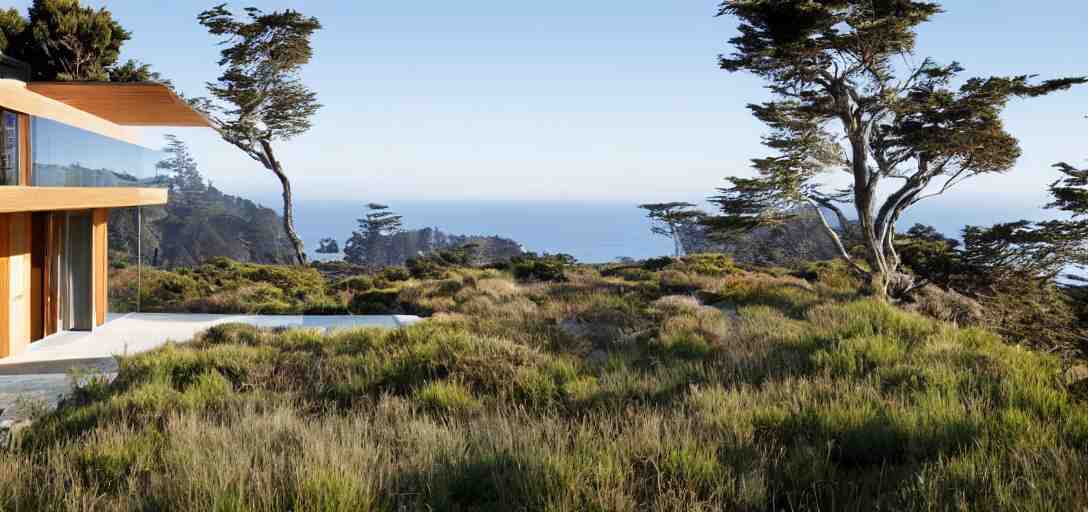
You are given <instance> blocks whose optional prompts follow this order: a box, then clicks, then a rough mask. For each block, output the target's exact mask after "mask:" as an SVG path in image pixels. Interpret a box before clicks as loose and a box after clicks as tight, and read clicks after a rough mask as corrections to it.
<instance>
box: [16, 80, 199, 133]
mask: <svg viewBox="0 0 1088 512" xmlns="http://www.w3.org/2000/svg"><path fill="white" fill-rule="evenodd" d="M26 87H27V90H29V91H31V92H33V93H36V94H40V95H42V96H45V97H47V98H50V99H53V100H56V101H59V102H61V103H64V104H65V105H68V106H70V107H72V108H75V109H77V110H81V111H83V112H87V113H89V114H92V115H94V116H97V117H100V118H102V119H105V120H107V121H110V122H112V123H115V124H118V125H122V126H182V127H203V128H208V127H211V123H210V122H209V121H208V118H207V117H205V116H204V115H203V114H201V113H200V112H197V111H196V110H194V109H193V108H192V107H191V106H190V105H189V104H188V103H186V102H185V100H183V99H181V98H179V97H178V95H177V94H174V91H173V90H171V89H170V88H169V87H167V86H165V85H163V84H158V83H111V82H105V83H103V82H30V83H28V84H27V86H26Z"/></svg>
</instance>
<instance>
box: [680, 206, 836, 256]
mask: <svg viewBox="0 0 1088 512" xmlns="http://www.w3.org/2000/svg"><path fill="white" fill-rule="evenodd" d="M681 236H682V238H683V241H684V247H686V248H687V250H688V252H689V253H691V254H698V253H710V252H715V253H724V254H729V255H731V256H733V258H734V259H735V260H737V261H739V262H742V263H749V264H753V265H795V264H800V263H802V262H805V261H821V260H830V259H834V258H836V257H838V251H837V250H836V248H835V245H834V244H833V243H832V242H831V240H830V239H829V238H828V237H827V234H826V233H825V232H824V228H823V225H822V224H821V222H820V219H819V217H818V216H817V215H816V210H814V209H812V208H806V209H803V210H801V211H799V212H798V213H797V215H796V216H795V217H794V218H792V219H790V220H788V221H786V222H784V223H782V224H781V225H778V226H771V227H761V228H757V229H754V230H752V231H750V232H747V233H741V234H737V235H735V236H733V237H731V238H729V239H727V240H716V239H714V238H713V237H711V236H710V234H709V233H708V232H707V229H706V227H704V226H702V225H700V224H697V223H692V224H689V225H686V226H684V229H683V232H682V234H681Z"/></svg>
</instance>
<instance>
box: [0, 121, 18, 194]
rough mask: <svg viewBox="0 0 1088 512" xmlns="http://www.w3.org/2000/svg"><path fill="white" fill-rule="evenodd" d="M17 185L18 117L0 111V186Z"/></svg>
mask: <svg viewBox="0 0 1088 512" xmlns="http://www.w3.org/2000/svg"><path fill="white" fill-rule="evenodd" d="M18 184H19V116H17V115H15V113H13V112H7V111H4V110H0V185H18Z"/></svg>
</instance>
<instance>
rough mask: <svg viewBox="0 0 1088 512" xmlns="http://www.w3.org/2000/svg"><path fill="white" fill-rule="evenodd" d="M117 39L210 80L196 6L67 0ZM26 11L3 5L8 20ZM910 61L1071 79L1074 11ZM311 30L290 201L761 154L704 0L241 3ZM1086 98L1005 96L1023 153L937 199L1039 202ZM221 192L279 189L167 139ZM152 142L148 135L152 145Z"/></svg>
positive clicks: (567, 193)
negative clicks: (302, 16)
mask: <svg viewBox="0 0 1088 512" xmlns="http://www.w3.org/2000/svg"><path fill="white" fill-rule="evenodd" d="M83 1H84V3H85V4H89V5H105V6H106V7H108V8H109V9H110V10H111V11H112V12H113V13H114V15H115V16H116V17H117V18H118V19H119V20H120V22H121V23H122V25H124V26H125V27H126V28H128V29H129V30H131V31H132V32H133V39H132V40H131V41H130V42H129V43H128V44H127V45H126V46H125V48H124V54H123V58H136V59H139V60H142V61H145V62H149V63H151V64H152V65H153V66H154V68H155V69H156V70H158V71H160V72H161V73H163V74H164V75H166V76H167V77H169V78H170V79H172V80H173V81H174V82H175V84H176V85H177V86H178V87H179V88H180V89H181V90H182V91H184V92H185V93H186V94H189V95H201V94H203V84H204V82H206V81H208V80H210V79H213V78H214V77H216V76H218V72H219V69H218V66H217V65H216V60H217V58H218V48H217V47H216V46H215V41H214V39H213V38H212V37H211V36H209V35H208V34H207V33H206V32H205V31H204V30H203V28H202V27H200V26H199V25H198V24H197V22H196V15H197V13H198V12H199V11H200V10H202V9H203V8H206V7H208V6H211V5H212V4H214V3H215V0H210V1H208V2H207V3H206V4H205V3H203V2H194V1H189V0H185V1H179V2H148V1H146V0H116V1H101V0H83ZM28 3H29V0H17V1H16V2H15V6H17V7H19V8H22V9H25V7H26V5H27V4H28ZM943 4H944V6H945V9H946V10H947V11H948V12H947V13H945V14H943V15H940V16H938V17H937V18H936V19H935V20H934V22H932V23H929V24H927V25H925V26H924V27H923V28H922V30H921V35H920V37H919V48H918V51H917V58H918V59H919V60H920V59H921V58H922V57H925V56H930V57H933V58H935V59H937V60H938V61H941V62H948V61H951V60H956V61H959V62H960V63H962V64H963V65H964V67H966V68H967V73H966V74H967V75H992V74H1000V75H1016V74H1039V75H1040V77H1041V78H1049V77H1057V76H1067V75H1077V74H1088V37H1085V33H1086V30H1085V29H1086V27H1088V3H1086V2H1083V0H1043V1H1041V2H1035V3H1034V4H1033V8H1030V9H1028V8H1025V5H1024V3H1023V2H1021V1H1019V0H987V1H985V2H980V1H978V0H946V1H945V2H943ZM247 5H257V6H258V7H261V8H262V9H265V10H274V9H279V8H286V7H290V8H295V9H298V10H301V11H303V12H304V13H306V14H309V15H313V16H316V17H318V18H319V19H320V20H321V22H322V23H323V24H324V27H325V28H324V30H322V31H321V32H320V33H319V34H318V35H317V37H316V40H315V59H314V62H313V63H312V64H311V65H310V66H308V67H307V68H306V69H305V71H304V79H305V81H306V82H307V84H309V85H310V86H311V87H312V88H313V89H314V90H315V91H317V93H318V96H319V99H320V101H321V102H322V103H323V104H324V105H325V107H324V108H323V109H322V110H321V112H320V113H319V114H318V115H317V117H316V119H315V124H314V128H313V129H312V130H311V131H310V132H309V133H307V134H306V135H304V136H302V137H299V138H297V139H295V140H293V141H290V142H287V143H280V144H278V145H277V149H278V151H279V152H280V156H281V160H283V161H284V162H285V163H286V165H287V168H288V172H289V173H290V174H291V175H292V176H293V181H294V186H295V192H296V195H297V196H299V197H300V198H302V199H304V200H316V199H328V200H333V199H351V200H359V201H364V200H381V201H389V200H396V199H408V198H411V199H543V200H563V199H570V200H622V201H654V200H679V199H683V200H698V199H701V198H704V197H706V196H708V195H710V194H711V193H713V191H714V188H715V187H717V186H719V185H720V184H721V183H722V177H724V176H727V175H731V174H746V173H748V160H749V159H750V158H753V157H759V156H763V155H765V154H766V153H767V152H766V151H765V150H764V149H763V148H762V146H761V145H760V136H761V134H763V133H764V129H763V127H762V125H761V124H760V123H758V122H757V121H755V120H754V119H753V118H752V117H751V115H750V114H749V113H748V111H747V110H746V108H745V105H746V104H748V103H752V102H759V101H762V100H764V99H766V98H767V93H766V92H765V91H764V89H763V88H762V83H761V82H760V81H759V80H758V79H756V78H754V77H752V76H750V75H747V74H730V73H727V72H725V71H721V70H719V69H718V68H717V65H716V56H717V55H718V54H719V53H722V52H729V51H730V48H729V47H728V45H727V40H728V39H729V38H730V37H732V36H733V35H734V34H735V23H734V22H733V21H732V20H731V19H728V18H715V17H714V13H715V12H716V7H717V5H718V2H717V1H716V0H667V1H662V0H628V1H625V2H620V1H618V0H593V1H586V0H552V1H549V2H509V1H504V0H477V1H472V0H470V1H464V2H448V1H443V0H417V1H414V2H377V1H373V0H371V1H328V0H320V1H314V0H310V1H307V2H301V1H286V0H282V1H281V0H276V1H253V2H249V3H238V2H232V3H231V6H232V7H236V8H241V7H244V6H247ZM1085 114H1088V87H1086V88H1081V89H1078V90H1074V91H1070V92H1064V93H1058V94H1055V95H1053V96H1050V97H1046V98H1041V99H1036V100H1031V101H1023V102H1015V103H1014V104H1012V105H1011V106H1010V108H1009V109H1008V111H1007V114H1006V116H1005V119H1006V121H1007V125H1008V128H1009V130H1010V131H1011V132H1012V133H1013V134H1014V135H1015V136H1017V137H1019V138H1020V140H1021V142H1022V145H1023V149H1024V156H1023V158H1021V160H1020V163H1019V165H1018V166H1017V169H1016V170H1015V171H1014V172H1012V173H1011V174H1009V175H1006V176H999V177H990V178H984V179H982V180H979V181H977V182H976V183H977V185H978V186H977V187H976V188H972V189H971V191H969V192H968V191H965V192H961V193H960V194H958V195H957V196H955V197H954V198H953V199H957V198H958V199H960V200H965V201H983V200H985V201H986V202H987V203H988V205H989V206H991V207H992V206H993V205H994V204H999V205H1000V204H1010V205H1019V206H1025V205H1033V204H1041V203H1042V202H1045V199H1046V197H1045V193H1044V190H1043V189H1044V187H1045V184H1046V183H1048V182H1049V181H1050V180H1051V179H1052V178H1053V176H1054V174H1053V172H1050V171H1049V170H1048V169H1049V166H1050V165H1051V164H1052V163H1054V162H1056V161H1059V160H1067V161H1071V162H1076V163H1084V162H1085V161H1086V159H1088V149H1086V147H1088V144H1086V143H1088V119H1086V118H1085ZM170 131H172V132H174V133H177V134H178V135H180V136H181V137H182V138H184V139H185V140H186V141H187V142H189V144H190V145H191V147H192V148H193V150H194V152H195V154H196V156H197V159H198V161H199V163H200V165H201V169H202V171H203V172H204V173H205V174H206V175H207V176H209V177H210V178H211V179H212V180H213V181H214V183H215V184H216V186H217V187H219V188H221V189H224V190H225V191H227V192H233V193H242V194H255V195H259V196H263V197H270V196H272V195H273V194H275V193H277V192H278V190H279V189H278V183H277V182H276V180H275V179H274V178H273V177H272V175H271V174H269V173H267V172H266V171H264V170H263V169H261V168H260V167H259V166H258V164H256V163H255V162H252V161H250V160H249V159H248V158H246V157H245V156H243V155H242V154H241V153H240V152H238V151H237V150H235V149H234V148H233V147H231V146H229V145H227V144H226V143H223V142H222V141H220V140H219V139H218V138H217V137H216V136H215V135H214V134H213V133H212V132H211V131H210V130H198V129H178V130H170ZM162 133H164V131H163V130H150V131H149V132H148V133H147V135H146V139H147V142H148V144H149V145H158V144H159V141H160V140H161V138H160V137H161V134H162Z"/></svg>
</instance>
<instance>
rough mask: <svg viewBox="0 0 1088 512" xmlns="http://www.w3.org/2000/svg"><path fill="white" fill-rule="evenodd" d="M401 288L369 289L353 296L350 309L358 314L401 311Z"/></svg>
mask: <svg viewBox="0 0 1088 512" xmlns="http://www.w3.org/2000/svg"><path fill="white" fill-rule="evenodd" d="M399 296H400V290H396V289H384V290H369V291H365V292H362V293H356V294H355V295H353V296H352V297H351V303H350V304H348V309H349V310H350V311H351V312H352V313H354V314H356V315H388V314H395V313H400V312H401V306H400V302H399V300H398V297H399Z"/></svg>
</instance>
